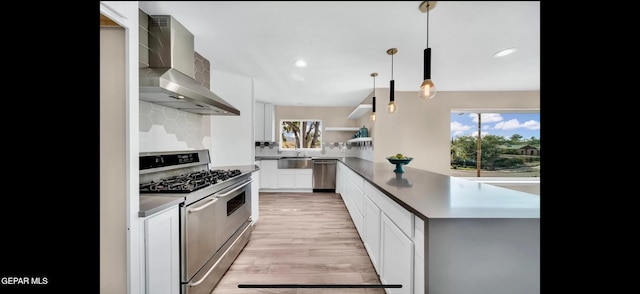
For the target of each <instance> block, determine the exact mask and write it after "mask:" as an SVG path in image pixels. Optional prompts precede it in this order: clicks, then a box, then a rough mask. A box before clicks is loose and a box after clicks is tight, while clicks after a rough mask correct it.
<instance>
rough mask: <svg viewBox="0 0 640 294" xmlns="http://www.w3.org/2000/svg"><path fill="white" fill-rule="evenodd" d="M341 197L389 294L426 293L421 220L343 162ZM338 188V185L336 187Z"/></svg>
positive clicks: (338, 180)
mask: <svg viewBox="0 0 640 294" xmlns="http://www.w3.org/2000/svg"><path fill="white" fill-rule="evenodd" d="M336 172H337V173H336V188H337V191H339V192H338V193H340V195H341V196H342V199H343V200H344V203H345V206H346V207H347V210H348V211H349V214H350V215H351V218H352V220H353V223H354V224H355V226H356V229H357V230H358V233H359V234H360V238H361V239H362V242H363V243H364V247H365V249H366V250H367V254H368V255H369V258H370V259H371V263H372V264H373V266H374V268H375V270H376V272H377V273H378V274H379V275H380V281H381V282H382V283H383V284H400V285H402V288H387V289H385V291H386V292H387V293H390V294H404V293H406V294H410V293H411V294H413V293H425V278H426V275H425V247H424V238H425V230H424V222H423V221H422V219H420V218H418V217H416V216H415V215H414V214H413V213H411V212H410V211H408V210H407V209H405V208H404V207H402V206H400V205H399V204H398V203H396V202H395V201H393V200H392V199H391V198H389V196H387V195H386V194H385V193H383V192H382V191H380V190H379V189H378V188H376V187H375V186H373V185H372V184H371V183H369V182H368V181H366V180H365V179H364V178H363V177H362V176H360V175H359V174H357V173H355V172H354V171H353V170H351V169H350V168H349V167H347V166H346V165H344V164H343V163H339V164H338V168H337V170H336ZM338 187H339V188H338Z"/></svg>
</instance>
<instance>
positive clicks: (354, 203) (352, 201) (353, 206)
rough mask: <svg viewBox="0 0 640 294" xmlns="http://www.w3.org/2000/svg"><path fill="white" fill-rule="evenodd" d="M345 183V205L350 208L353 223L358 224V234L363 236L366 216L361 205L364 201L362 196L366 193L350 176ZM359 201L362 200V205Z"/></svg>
mask: <svg viewBox="0 0 640 294" xmlns="http://www.w3.org/2000/svg"><path fill="white" fill-rule="evenodd" d="M344 184H345V186H344V188H345V197H344V198H345V199H344V202H345V205H346V206H347V210H349V214H350V215H351V219H352V220H353V223H354V224H355V226H356V230H357V231H358V234H360V237H361V238H363V236H364V231H363V222H364V217H363V215H362V210H361V207H362V201H363V199H362V198H363V197H364V193H363V192H362V190H360V188H358V186H357V185H356V184H354V183H353V181H351V179H350V178H346V179H344ZM358 202H360V205H358ZM359 206H360V207H359Z"/></svg>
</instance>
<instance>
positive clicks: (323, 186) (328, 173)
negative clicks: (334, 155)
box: [313, 159, 337, 193]
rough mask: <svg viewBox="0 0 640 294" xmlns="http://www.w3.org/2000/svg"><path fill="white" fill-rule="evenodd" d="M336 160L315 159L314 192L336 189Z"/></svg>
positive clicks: (333, 190)
mask: <svg viewBox="0 0 640 294" xmlns="http://www.w3.org/2000/svg"><path fill="white" fill-rule="evenodd" d="M336 164H337V162H336V160H335V159H313V192H332V193H333V192H335V191H336Z"/></svg>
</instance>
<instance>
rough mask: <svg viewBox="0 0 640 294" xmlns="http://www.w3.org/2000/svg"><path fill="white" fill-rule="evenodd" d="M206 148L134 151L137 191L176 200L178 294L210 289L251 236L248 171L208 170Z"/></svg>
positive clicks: (195, 293) (249, 180)
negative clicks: (137, 160) (178, 199)
mask: <svg viewBox="0 0 640 294" xmlns="http://www.w3.org/2000/svg"><path fill="white" fill-rule="evenodd" d="M210 163H211V159H210V157H209V151H208V150H206V149H204V150H188V151H171V152H146V153H140V195H141V196H157V197H184V202H183V203H182V204H181V205H180V210H179V211H180V284H181V293H182V294H199V293H207V294H209V293H211V291H212V290H213V288H214V287H215V286H216V284H217V283H218V282H219V281H220V279H221V278H222V276H223V275H224V273H225V272H226V271H227V269H228V268H229V266H231V263H233V261H234V260H235V259H236V257H237V256H238V254H240V252H241V251H242V249H243V248H244V246H245V245H246V244H247V242H249V237H250V236H251V230H252V226H251V175H250V173H243V172H242V171H240V170H237V169H226V170H225V169H210V168H209V164H210Z"/></svg>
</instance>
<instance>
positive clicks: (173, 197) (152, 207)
mask: <svg viewBox="0 0 640 294" xmlns="http://www.w3.org/2000/svg"><path fill="white" fill-rule="evenodd" d="M211 169H239V170H240V176H241V175H244V174H249V173H252V172H255V171H258V170H259V168H258V167H257V166H255V165H233V166H213V167H211ZM184 201H185V195H183V194H170V195H168V194H161V195H160V194H158V195H152V194H146V195H140V210H139V211H138V216H139V217H147V216H150V215H152V214H154V213H157V212H160V211H162V210H165V209H167V208H169V207H171V206H174V205H179V204H180V203H183V202H184Z"/></svg>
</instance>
